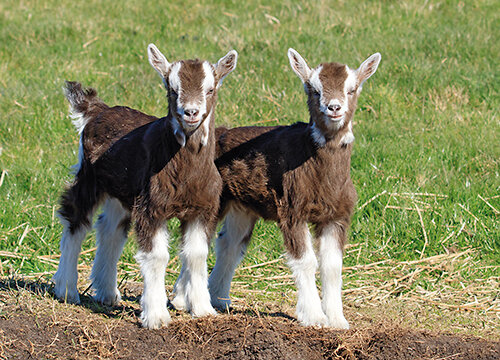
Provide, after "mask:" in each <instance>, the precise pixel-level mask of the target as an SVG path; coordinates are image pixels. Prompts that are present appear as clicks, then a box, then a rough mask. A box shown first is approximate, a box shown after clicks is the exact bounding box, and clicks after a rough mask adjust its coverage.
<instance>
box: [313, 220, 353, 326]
mask: <svg viewBox="0 0 500 360" xmlns="http://www.w3.org/2000/svg"><path fill="white" fill-rule="evenodd" d="M318 234H319V236H318V240H319V255H320V269H321V285H322V288H323V304H322V305H323V310H324V311H325V313H326V316H327V317H328V325H329V326H331V327H334V328H337V329H349V323H348V322H347V320H346V319H345V317H344V314H343V312H342V298H341V290H342V255H343V251H342V244H344V243H345V236H346V234H345V230H343V229H342V228H341V227H340V226H338V225H336V224H331V225H329V226H326V227H324V228H321V229H318Z"/></svg>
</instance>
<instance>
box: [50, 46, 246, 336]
mask: <svg viewBox="0 0 500 360" xmlns="http://www.w3.org/2000/svg"><path fill="white" fill-rule="evenodd" d="M148 57H149V62H150V63H151V65H152V66H153V68H154V69H155V70H156V71H157V72H158V73H159V75H160V76H161V78H162V79H163V82H164V85H165V87H166V89H167V97H168V100H169V101H168V103H169V105H168V115H167V116H166V117H163V118H160V119H158V118H155V117H152V116H148V115H146V114H143V113H141V112H139V111H136V110H133V109H130V108H128V107H121V106H116V107H109V106H107V105H106V104H104V103H103V102H102V101H101V100H100V99H99V98H97V94H96V92H95V90H93V89H87V90H84V89H82V87H81V85H80V84H78V83H73V82H67V83H66V88H65V94H66V97H67V98H68V101H69V102H70V104H71V107H72V117H73V118H74V121H73V122H74V124H75V125H76V127H77V128H78V130H79V132H80V133H81V138H80V149H79V164H78V165H77V166H76V169H75V170H76V176H75V180H74V182H73V184H72V185H71V186H70V187H69V188H68V189H67V190H66V191H65V192H64V193H63V195H62V197H61V208H60V210H59V217H60V219H61V223H62V225H63V235H62V239H61V245H60V248H61V258H60V262H59V267H58V270H57V272H56V274H55V275H54V278H53V280H54V282H55V295H56V296H57V297H58V298H60V299H63V300H65V301H68V302H72V303H79V302H80V298H79V295H78V290H77V286H76V285H77V280H78V272H77V262H78V256H79V253H80V251H81V243H82V241H83V239H84V238H85V235H86V234H87V232H88V231H89V230H90V224H91V221H92V216H93V214H94V212H95V210H96V209H97V207H98V206H99V205H100V204H101V203H103V202H104V215H102V216H101V217H100V218H99V219H98V221H97V224H96V228H97V252H96V258H95V261H94V265H93V268H92V274H91V278H92V280H93V282H92V284H93V287H94V288H95V290H96V298H97V300H98V301H100V302H103V303H105V304H111V305H114V304H117V303H118V302H119V301H120V300H121V297H120V293H119V291H118V288H117V275H116V266H117V262H118V259H119V257H120V254H121V252H122V250H123V246H124V244H125V242H126V239H127V232H128V229H129V227H130V224H131V221H132V220H134V221H135V230H136V235H137V241H138V247H139V250H138V253H137V255H136V259H137V261H138V263H139V264H140V267H141V273H142V276H143V279H144V291H143V295H142V297H141V306H142V314H141V320H142V325H143V326H144V327H147V328H158V327H160V326H161V325H162V324H165V325H166V324H168V322H169V321H170V315H169V313H168V311H167V308H166V305H167V296H166V292H165V283H164V277H165V268H166V265H167V263H168V259H169V253H168V232H167V229H166V224H165V222H166V220H168V219H170V218H173V217H177V218H178V219H179V220H180V222H181V229H182V234H183V236H182V250H181V255H180V257H181V259H182V260H183V263H184V264H185V266H186V268H187V270H188V271H187V273H188V276H187V280H186V284H187V285H186V287H187V288H188V289H189V290H188V291H186V294H185V295H186V299H185V301H186V303H187V304H188V305H189V310H190V311H191V313H192V314H193V315H194V316H204V315H209V314H214V313H215V311H214V309H213V307H212V306H211V304H210V295H209V293H208V289H207V277H208V274H207V269H206V256H207V253H208V244H209V241H210V235H211V234H212V233H213V231H214V230H215V225H216V222H217V211H218V204H219V196H220V192H221V187H222V182H221V179H220V175H219V173H218V171H217V169H216V167H215V165H214V162H213V159H214V154H215V137H214V136H215V135H214V128H215V122H214V111H215V106H216V100H217V90H218V88H219V86H220V85H221V83H222V80H223V79H224V77H225V76H226V75H228V74H229V73H230V72H231V71H233V70H234V69H235V67H236V62H237V53H236V51H234V50H233V51H230V52H229V53H228V54H227V55H226V56H224V57H223V58H221V59H220V60H219V61H218V63H217V64H215V65H212V64H210V63H209V62H207V61H200V60H185V61H177V62H174V63H169V62H168V61H167V59H166V58H165V56H164V55H163V54H162V53H161V52H160V51H159V50H158V49H157V48H156V46H155V45H153V44H150V45H149V46H148ZM122 119H131V121H132V122H133V126H131V125H130V124H128V123H127V122H126V121H123V122H122Z"/></svg>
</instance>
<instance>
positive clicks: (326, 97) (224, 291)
mask: <svg viewBox="0 0 500 360" xmlns="http://www.w3.org/2000/svg"><path fill="white" fill-rule="evenodd" d="M288 58H289V60H290V65H291V67H292V69H293V71H294V72H295V73H296V74H297V75H298V76H299V78H300V79H301V80H302V82H303V84H304V89H305V92H306V94H307V104H308V107H309V113H310V121H309V124H306V123H296V124H294V125H290V126H277V127H241V128H234V129H230V130H227V129H222V128H218V129H217V130H216V137H217V139H218V140H217V159H216V161H215V163H216V165H217V168H218V170H219V172H220V174H221V176H222V180H223V183H224V187H223V191H222V197H221V204H220V206H221V210H220V216H221V217H222V216H224V215H225V221H224V225H223V228H222V231H221V233H220V234H219V237H218V238H217V240H216V255H217V261H216V264H215V267H214V269H213V271H212V273H211V275H210V278H209V289H210V294H211V297H212V305H214V306H215V307H217V308H222V309H225V308H227V307H228V306H229V304H230V300H229V290H230V286H231V279H232V277H233V275H234V270H235V268H236V266H237V265H238V263H239V262H240V260H241V259H242V257H243V255H244V253H245V251H246V248H247V244H248V243H249V241H250V238H251V235H252V231H253V228H254V225H255V222H256V221H257V219H258V218H259V217H261V218H264V219H266V220H274V221H277V222H278V225H279V227H280V229H281V231H282V233H283V240H284V243H285V247H286V251H287V258H288V264H289V266H290V267H291V269H292V272H293V276H294V278H295V284H296V286H297V297H298V300H297V309H296V311H297V317H298V320H299V321H300V322H301V323H302V324H304V325H320V326H330V327H334V328H340V329H347V328H348V327H349V324H348V322H347V321H346V319H345V317H344V315H343V310H342V300H341V287H342V278H341V275H342V257H343V249H344V244H345V243H346V240H347V229H348V227H349V224H350V218H351V215H352V212H353V209H354V205H355V202H356V200H357V195H356V191H355V189H354V186H353V184H352V181H351V178H350V159H351V148H352V144H351V142H352V140H354V137H353V136H352V132H351V129H352V118H353V115H354V111H355V109H356V105H357V99H358V96H359V95H360V93H361V89H362V86H363V83H364V82H365V81H366V80H367V79H368V78H369V77H370V76H371V75H373V74H374V73H375V71H376V70H377V67H378V64H379V62H380V59H381V56H380V54H379V53H376V54H374V55H372V56H370V57H369V58H368V59H367V60H366V61H364V62H363V63H362V64H361V66H360V67H359V68H358V69H357V70H352V69H350V68H349V67H348V66H347V65H342V64H338V63H324V64H321V65H319V66H318V67H316V68H314V69H311V68H309V66H308V65H307V63H306V61H305V60H304V59H303V58H302V57H301V56H300V54H299V53H297V52H296V51H295V50H293V49H289V50H288ZM308 223H310V224H313V225H314V228H315V235H316V239H317V242H318V255H319V263H320V274H321V282H322V294H323V299H322V301H321V300H320V297H319V294H318V291H317V288H316V283H315V271H316V269H317V266H318V264H317V259H316V255H315V252H314V250H313V241H312V236H311V234H310V232H309V228H308ZM181 276H182V273H181ZM178 281H179V280H178Z"/></svg>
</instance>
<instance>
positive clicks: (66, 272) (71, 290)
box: [52, 217, 89, 304]
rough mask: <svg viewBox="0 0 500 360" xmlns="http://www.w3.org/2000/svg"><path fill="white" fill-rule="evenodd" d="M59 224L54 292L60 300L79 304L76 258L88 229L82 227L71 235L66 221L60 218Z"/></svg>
mask: <svg viewBox="0 0 500 360" xmlns="http://www.w3.org/2000/svg"><path fill="white" fill-rule="evenodd" d="M61 223H62V225H63V233H62V238H61V244H60V249H61V257H60V259H59V267H58V268H57V272H56V273H55V274H54V277H53V278H52V281H54V283H55V287H54V292H55V295H56V297H58V298H59V299H61V300H64V301H66V302H68V303H74V304H79V303H80V296H79V295H78V289H77V288H76V285H77V282H78V269H77V266H78V256H79V255H80V251H81V249H82V242H83V240H84V239H85V235H87V232H88V231H89V228H88V227H86V226H83V225H82V226H80V228H79V229H78V230H76V231H75V232H74V233H71V231H70V226H69V223H68V221H67V220H66V219H64V218H62V217H61Z"/></svg>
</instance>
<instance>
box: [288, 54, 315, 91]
mask: <svg viewBox="0 0 500 360" xmlns="http://www.w3.org/2000/svg"><path fill="white" fill-rule="evenodd" d="M288 59H289V60H290V66H291V67H292V69H293V71H294V72H295V73H296V74H297V75H298V77H299V78H300V80H302V82H303V83H305V82H306V81H307V80H309V77H310V76H311V68H310V67H309V66H308V65H307V63H306V61H305V60H304V58H303V57H302V56H300V54H299V53H298V52H297V51H295V50H294V49H292V48H290V49H288Z"/></svg>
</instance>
